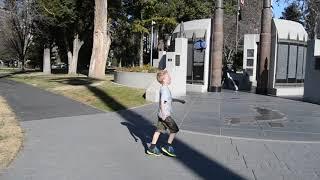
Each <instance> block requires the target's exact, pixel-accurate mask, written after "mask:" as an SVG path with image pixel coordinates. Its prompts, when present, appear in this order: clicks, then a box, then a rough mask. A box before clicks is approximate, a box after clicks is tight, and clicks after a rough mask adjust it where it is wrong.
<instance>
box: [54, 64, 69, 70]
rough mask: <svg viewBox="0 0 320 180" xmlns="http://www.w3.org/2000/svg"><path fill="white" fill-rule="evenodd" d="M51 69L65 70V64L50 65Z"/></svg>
mask: <svg viewBox="0 0 320 180" xmlns="http://www.w3.org/2000/svg"><path fill="white" fill-rule="evenodd" d="M51 69H67V64H66V63H56V64H52V65H51Z"/></svg>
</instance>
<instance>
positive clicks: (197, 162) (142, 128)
mask: <svg viewBox="0 0 320 180" xmlns="http://www.w3.org/2000/svg"><path fill="white" fill-rule="evenodd" d="M78 81H81V79H80V80H79V79H78ZM84 81H86V80H84ZM86 82H88V81H86ZM62 83H72V81H71V82H69V81H68V79H64V80H63V81H62ZM83 84H85V87H86V88H87V89H88V90H90V91H91V92H92V93H94V94H95V95H96V97H98V98H100V99H101V100H102V101H103V102H104V103H105V104H106V105H107V106H109V107H111V109H112V110H114V111H116V112H117V113H118V114H119V115H120V116H121V117H122V118H123V119H124V120H125V122H121V124H122V125H124V126H126V127H127V128H128V130H129V132H130V134H131V136H133V137H134V140H135V141H138V138H139V139H140V140H141V143H142V145H143V147H144V148H145V150H146V148H147V142H150V141H151V136H152V134H153V132H154V126H153V124H152V123H151V122H150V120H148V119H147V118H145V117H143V116H142V115H141V114H139V113H138V112H136V111H135V110H128V109H127V107H126V106H124V105H122V104H121V103H119V102H118V101H116V100H115V99H114V98H112V97H111V96H110V95H109V94H108V93H107V92H104V91H102V90H100V89H99V88H97V87H94V86H91V85H90V83H85V82H83ZM119 109H123V110H120V111H118V110H119ZM160 141H162V140H160ZM175 147H176V149H177V154H178V156H177V157H176V158H175V160H176V161H178V162H179V163H181V164H182V165H184V166H185V167H186V168H188V169H189V170H191V171H192V172H194V173H195V174H197V175H198V176H199V177H201V178H202V179H208V180H209V179H210V180H211V179H219V180H245V178H243V177H241V176H240V175H238V174H236V173H235V172H232V171H231V170H230V169H228V168H226V167H224V166H223V165H222V164H219V163H218V162H215V161H214V160H213V159H210V158H209V157H208V156H207V155H205V154H203V153H201V152H199V151H198V150H196V149H194V148H193V147H192V146H191V145H189V144H187V143H185V142H183V141H182V140H180V139H179V138H176V139H175Z"/></svg>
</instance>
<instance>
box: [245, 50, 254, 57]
mask: <svg viewBox="0 0 320 180" xmlns="http://www.w3.org/2000/svg"><path fill="white" fill-rule="evenodd" d="M247 57H254V49H247Z"/></svg>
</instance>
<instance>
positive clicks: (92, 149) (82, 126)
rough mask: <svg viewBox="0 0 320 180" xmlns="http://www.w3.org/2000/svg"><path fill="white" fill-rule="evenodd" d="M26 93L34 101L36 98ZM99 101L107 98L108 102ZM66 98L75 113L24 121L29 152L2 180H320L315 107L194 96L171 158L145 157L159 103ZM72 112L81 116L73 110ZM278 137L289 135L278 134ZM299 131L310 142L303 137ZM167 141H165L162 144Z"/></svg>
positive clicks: (181, 118) (181, 112)
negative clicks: (105, 106)
mask: <svg viewBox="0 0 320 180" xmlns="http://www.w3.org/2000/svg"><path fill="white" fill-rule="evenodd" d="M6 83H9V84H11V85H12V86H11V88H13V89H16V88H17V87H18V86H21V84H18V83H13V82H10V81H6V80H5V81H4V80H0V87H3V86H4V84H6ZM23 86H25V85H23ZM26 88H27V89H28V88H31V87H26ZM38 91H39V93H40V92H41V93H43V96H42V95H41V96H37V98H36V99H38V100H37V101H38V102H40V101H43V102H47V101H46V98H47V97H50V96H51V93H47V92H44V91H41V90H38V89H36V88H32V93H35V94H38ZM94 92H97V91H94ZM14 93H18V92H15V90H14V91H10V90H4V89H3V88H2V89H0V94H2V95H3V94H5V97H12V96H15V95H14ZM20 93H25V94H24V95H25V96H28V95H30V94H28V93H31V92H29V91H20V92H19V94H20ZM44 94H46V95H44ZM49 94H50V95H49ZM99 94H100V96H101V98H102V99H109V98H110V97H109V96H108V94H104V95H101V93H99ZM52 96H53V95H52ZM54 96H56V95H54ZM107 97H108V98H107ZM56 98H61V97H59V96H56ZM31 99H32V98H31ZM40 99H41V100H40ZM61 99H64V102H63V104H64V103H69V107H65V109H64V110H63V109H62V110H61V111H60V110H59V111H50V109H51V108H53V109H55V108H58V107H56V106H53V107H52V106H51V107H48V108H43V110H45V111H46V112H48V113H47V117H45V116H43V115H42V114H41V113H35V114H34V115H32V116H31V115H30V116H21V115H19V117H20V119H21V125H22V127H23V128H24V129H25V142H24V147H23V149H22V151H21V152H20V153H19V155H18V157H17V159H16V160H15V161H14V162H13V163H12V164H11V166H10V167H9V168H8V169H7V170H5V171H4V172H3V173H2V174H1V175H0V179H1V180H17V179H23V180H25V179H26V180H28V179H32V180H43V179H46V180H51V179H52V180H67V179H68V180H69V179H70V180H81V179H84V180H87V179H95V180H100V179H101V180H102V179H139V180H140V179H147V178H150V179H253V180H256V179H257V180H260V179H275V180H276V179H279V180H280V179H281V180H282V179H288V180H294V179H308V180H312V179H320V143H319V141H318V138H317V135H318V134H317V133H318V131H317V129H316V127H318V122H317V119H318V120H320V118H319V116H318V115H319V114H318V113H319V112H320V111H319V108H320V106H317V105H312V104H306V103H302V102H295V101H290V100H283V99H278V98H272V97H264V96H257V95H253V94H245V93H239V94H234V93H232V92H225V93H222V94H214V93H212V94H211V93H208V94H190V95H189V96H188V97H186V99H187V100H188V104H186V105H184V106H182V105H179V104H176V105H175V106H174V108H175V110H176V112H177V113H176V119H177V121H178V123H179V124H180V125H181V129H182V130H181V132H180V133H179V135H178V138H177V139H176V141H175V146H176V150H177V154H178V157H177V158H169V157H166V156H162V157H150V156H147V155H145V153H144V151H145V147H146V145H147V143H149V142H150V139H151V138H150V136H151V135H152V132H153V124H154V123H155V117H156V112H155V106H156V105H155V104H151V105H147V106H144V107H140V108H136V109H131V110H126V111H120V112H113V113H101V112H99V111H96V110H94V109H91V108H90V107H86V106H84V105H82V104H79V103H76V102H74V101H71V100H68V99H67V98H61ZM8 100H9V102H10V104H11V105H12V104H16V106H13V108H14V109H15V110H16V112H17V113H18V114H19V111H22V112H25V111H24V110H23V107H21V109H20V110H19V108H18V107H19V104H20V102H21V101H22V100H24V99H20V98H16V99H15V100H16V101H12V100H10V98H8ZM57 101H58V100H57ZM66 101H68V102H66ZM31 102H32V101H31ZM21 103H22V102H21ZM59 103H60V101H59V102H56V104H57V106H58V105H59ZM106 103H108V102H106ZM109 103H110V102H109ZM32 104H33V103H30V104H29V105H28V107H29V106H32ZM35 104H37V103H35ZM112 104H115V105H117V106H118V105H119V104H117V102H113V103H112ZM216 105H219V106H218V107H217V106H216ZM71 106H75V107H77V108H79V109H78V110H77V108H74V109H73V110H69V109H68V108H70V109H72V107H71ZM290 107H291V108H290ZM29 108H30V107H29ZM34 108H36V107H34ZM34 108H30V109H34ZM292 108H296V111H294V110H293V109H292ZM83 109H87V111H84V110H83ZM64 111H66V112H70V114H68V113H65V112H64ZM39 112H40V111H39ZM201 112H202V113H201ZM51 113H52V114H51ZM197 113H198V114H197ZM199 113H200V114H199ZM53 114H54V116H53ZM66 116H67V117H66ZM24 117H28V118H27V119H24ZM31 117H33V118H34V120H32V119H31ZM270 123H278V124H270ZM261 124H262V125H261ZM299 125H301V126H299ZM307 125H309V126H307ZM303 127H305V129H304V128H303ZM312 127H314V128H312ZM215 128H218V129H219V130H218V131H216V129H215ZM229 129H231V130H229ZM233 129H237V130H239V131H235V130H233ZM251 129H254V130H255V132H256V131H257V133H262V134H261V135H259V136H258V135H256V134H255V133H252V132H251V131H250V130H251ZM228 130H229V131H228ZM240 130H242V131H240ZM280 131H281V132H285V134H286V135H285V136H284V135H281V136H280V135H278V134H281V133H279V132H280ZM230 132H232V133H230ZM291 132H292V133H293V136H290V135H291ZM298 132H302V133H304V134H306V136H297V133H298ZM228 133H229V134H228ZM268 133H270V134H273V133H274V134H276V135H273V136H271V135H270V136H268V135H267V134H268ZM220 134H221V135H224V136H220ZM313 135H314V136H313ZM225 136H226V137H225ZM228 136H230V137H228ZM303 137H305V139H304V138H303ZM164 142H165V137H162V138H161V141H160V143H164Z"/></svg>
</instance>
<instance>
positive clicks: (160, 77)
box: [157, 70, 168, 84]
mask: <svg viewBox="0 0 320 180" xmlns="http://www.w3.org/2000/svg"><path fill="white" fill-rule="evenodd" d="M166 74H168V71H167V70H161V71H159V72H158V73H157V80H158V82H159V83H160V84H163V78H164V76H165V75H166Z"/></svg>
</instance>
